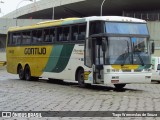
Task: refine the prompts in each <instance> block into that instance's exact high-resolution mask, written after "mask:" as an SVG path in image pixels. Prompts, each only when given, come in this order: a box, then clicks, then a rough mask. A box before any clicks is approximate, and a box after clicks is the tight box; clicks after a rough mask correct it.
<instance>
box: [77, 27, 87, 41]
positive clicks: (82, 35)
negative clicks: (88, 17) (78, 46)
mask: <svg viewBox="0 0 160 120" xmlns="http://www.w3.org/2000/svg"><path fill="white" fill-rule="evenodd" d="M85 35H86V25H80V26H79V34H78V40H85Z"/></svg>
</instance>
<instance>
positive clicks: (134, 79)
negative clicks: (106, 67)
mask: <svg viewBox="0 0 160 120" xmlns="http://www.w3.org/2000/svg"><path fill="white" fill-rule="evenodd" d="M151 76H152V73H106V74H104V84H130V83H151Z"/></svg>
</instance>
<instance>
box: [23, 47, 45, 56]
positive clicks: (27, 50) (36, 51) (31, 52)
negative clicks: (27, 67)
mask: <svg viewBox="0 0 160 120" xmlns="http://www.w3.org/2000/svg"><path fill="white" fill-rule="evenodd" d="M24 54H25V55H45V54H46V48H25V49H24Z"/></svg>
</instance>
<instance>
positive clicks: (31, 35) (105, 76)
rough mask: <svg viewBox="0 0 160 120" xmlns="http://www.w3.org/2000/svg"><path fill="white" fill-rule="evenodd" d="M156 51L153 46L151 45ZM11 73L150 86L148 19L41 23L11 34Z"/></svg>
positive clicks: (97, 18)
mask: <svg viewBox="0 0 160 120" xmlns="http://www.w3.org/2000/svg"><path fill="white" fill-rule="evenodd" d="M152 51H153V46H152ZM6 53H7V70H8V72H10V73H13V74H19V78H20V79H26V80H31V79H33V78H34V79H35V78H39V77H47V78H49V79H50V80H54V79H61V80H71V81H78V83H79V85H80V86H81V87H84V86H85V85H86V84H99V85H107V84H114V85H115V87H116V88H123V87H124V86H125V85H126V84H130V83H150V82H151V47H150V41H149V33H148V29H147V24H146V22H145V21H144V20H140V19H135V18H129V17H119V16H92V17H85V18H68V19H61V20H53V21H47V22H41V23H38V24H36V25H32V26H25V27H15V28H11V29H9V31H8V40H7V52H6Z"/></svg>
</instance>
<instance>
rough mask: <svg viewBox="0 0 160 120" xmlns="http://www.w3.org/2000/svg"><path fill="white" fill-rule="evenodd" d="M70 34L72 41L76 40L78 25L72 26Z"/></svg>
mask: <svg viewBox="0 0 160 120" xmlns="http://www.w3.org/2000/svg"><path fill="white" fill-rule="evenodd" d="M71 36H72V40H73V41H76V40H78V25H76V26H72V33H71Z"/></svg>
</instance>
